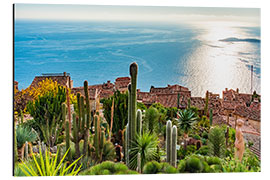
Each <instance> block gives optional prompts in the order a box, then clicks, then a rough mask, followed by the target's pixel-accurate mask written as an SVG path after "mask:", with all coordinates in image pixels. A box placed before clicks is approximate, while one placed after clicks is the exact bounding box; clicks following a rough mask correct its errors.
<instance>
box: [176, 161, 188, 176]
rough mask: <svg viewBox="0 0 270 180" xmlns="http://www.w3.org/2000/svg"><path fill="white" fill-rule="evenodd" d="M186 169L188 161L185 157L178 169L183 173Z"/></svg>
mask: <svg viewBox="0 0 270 180" xmlns="http://www.w3.org/2000/svg"><path fill="white" fill-rule="evenodd" d="M185 169H186V161H185V160H184V159H182V160H180V162H179V163H178V166H177V170H178V172H180V173H183V172H185Z"/></svg>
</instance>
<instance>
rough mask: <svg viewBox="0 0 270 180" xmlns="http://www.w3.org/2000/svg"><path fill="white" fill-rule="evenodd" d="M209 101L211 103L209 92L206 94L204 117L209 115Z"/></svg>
mask: <svg viewBox="0 0 270 180" xmlns="http://www.w3.org/2000/svg"><path fill="white" fill-rule="evenodd" d="M208 101H209V92H208V91H206V94H205V106H204V115H206V116H207V114H208Z"/></svg>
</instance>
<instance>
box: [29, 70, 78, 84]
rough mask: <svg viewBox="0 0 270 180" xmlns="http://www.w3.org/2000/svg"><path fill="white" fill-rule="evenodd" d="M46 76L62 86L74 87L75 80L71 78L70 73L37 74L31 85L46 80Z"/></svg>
mask: <svg viewBox="0 0 270 180" xmlns="http://www.w3.org/2000/svg"><path fill="white" fill-rule="evenodd" d="M46 78H48V79H52V80H53V81H56V82H57V83H58V84H60V85H62V86H66V87H68V88H73V81H72V80H71V77H70V74H69V73H66V72H64V73H46V74H42V75H41V76H36V77H35V78H34V80H33V81H32V83H31V85H30V87H36V86H37V85H38V83H39V82H41V81H43V80H45V79H46Z"/></svg>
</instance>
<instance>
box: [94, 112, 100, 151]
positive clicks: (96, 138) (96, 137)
mask: <svg viewBox="0 0 270 180" xmlns="http://www.w3.org/2000/svg"><path fill="white" fill-rule="evenodd" d="M94 119H95V135H94V147H95V150H96V154H97V155H98V154H99V152H100V151H99V138H100V123H99V117H98V116H95V118H94Z"/></svg>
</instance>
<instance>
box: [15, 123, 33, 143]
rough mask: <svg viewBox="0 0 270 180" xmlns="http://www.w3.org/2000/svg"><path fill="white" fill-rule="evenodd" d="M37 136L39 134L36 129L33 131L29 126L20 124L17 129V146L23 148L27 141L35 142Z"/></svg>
mask: <svg viewBox="0 0 270 180" xmlns="http://www.w3.org/2000/svg"><path fill="white" fill-rule="evenodd" d="M36 138H37V135H36V133H35V132H34V131H32V130H31V129H30V128H28V127H24V126H21V125H19V126H18V127H17V129H16V140H17V147H16V148H21V147H22V146H23V144H24V143H25V142H26V141H27V142H33V141H35V140H36Z"/></svg>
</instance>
